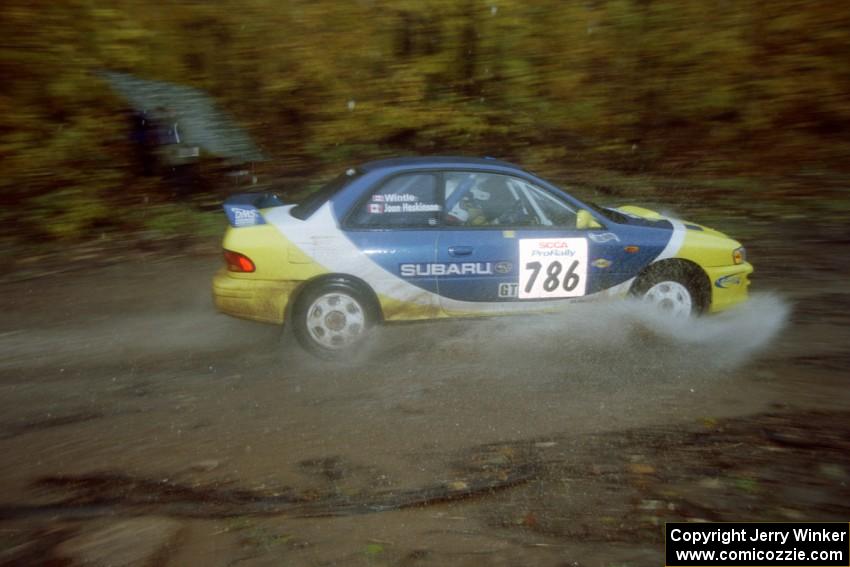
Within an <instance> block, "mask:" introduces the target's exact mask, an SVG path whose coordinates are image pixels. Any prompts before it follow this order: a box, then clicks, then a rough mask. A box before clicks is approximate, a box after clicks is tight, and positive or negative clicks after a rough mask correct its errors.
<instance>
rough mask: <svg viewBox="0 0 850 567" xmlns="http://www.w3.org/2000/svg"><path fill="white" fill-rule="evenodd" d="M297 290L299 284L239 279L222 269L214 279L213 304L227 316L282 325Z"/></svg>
mask: <svg viewBox="0 0 850 567" xmlns="http://www.w3.org/2000/svg"><path fill="white" fill-rule="evenodd" d="M297 286H298V282H291V281H270V280H257V279H249V278H244V277H237V276H234V275H233V274H232V273H231V272H229V271H228V270H227V268H222V269H220V270H219V271H218V273H216V275H215V276H214V277H213V285H212V290H213V301H214V303H215V306H216V308H217V309H218V310H219V311H221V312H222V313H226V314H227V315H233V316H234V317H241V318H243V319H251V320H253V321H261V322H263V323H276V324H282V323H283V322H284V319H285V317H286V305H287V303H288V302H289V298H290V297H291V295H292V293H293V292H294V291H295V288H296V287H297Z"/></svg>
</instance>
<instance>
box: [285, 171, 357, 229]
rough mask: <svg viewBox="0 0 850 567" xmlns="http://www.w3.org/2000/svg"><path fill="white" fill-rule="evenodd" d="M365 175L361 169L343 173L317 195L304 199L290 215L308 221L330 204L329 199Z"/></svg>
mask: <svg viewBox="0 0 850 567" xmlns="http://www.w3.org/2000/svg"><path fill="white" fill-rule="evenodd" d="M361 175H363V172H362V171H360V170H359V169H353V168H352V169H349V170H346V171H345V173H342V174H340V175H338V176H336V177H334V178H333V179H332V180H330V181H329V182H328V183H326V184H325V185H324V186H323V187H321V188H320V189H318V190H317V191H316V192H315V193H312V194H310V195H308V196H307V198H306V199H304V200H303V201H302V202H301V204H299V205H298V206H296V207H294V208H293V209H292V211H290V214H291V215H292V216H293V217H295V218H297V219H301V220H304V219H307V218H309V217H310V215H312V214H313V213H315V212H316V211H317V210H319V207H321V206H322V205H324V204H325V203H327V202H328V199H330V198H331V197H333V196H334V195H336V194H337V193H338V192H339V191H341V190H342V189H343V188H345V187H346V186H347V185H348V184H349V183H351V182H352V181H354V180H355V179H357V178H358V177H360V176H361Z"/></svg>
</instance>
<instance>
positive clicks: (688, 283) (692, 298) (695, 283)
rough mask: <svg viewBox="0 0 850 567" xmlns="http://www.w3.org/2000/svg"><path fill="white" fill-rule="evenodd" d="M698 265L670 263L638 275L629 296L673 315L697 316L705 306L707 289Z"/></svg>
mask: <svg viewBox="0 0 850 567" xmlns="http://www.w3.org/2000/svg"><path fill="white" fill-rule="evenodd" d="M706 285H707V280H705V277H704V276H702V273H701V272H700V271H699V268H697V267H696V266H690V265H688V264H683V263H670V264H668V265H666V266H664V267H661V268H657V269H651V270H650V271H648V272H647V273H645V274H644V275H642V276H640V277H639V278H638V281H637V282H636V283H635V285H634V287H633V288H632V295H634V296H636V297H639V298H641V299H642V300H643V301H644V302H646V303H648V304H650V305H654V306H656V307H657V308H658V309H659V310H660V311H662V312H664V313H667V314H669V315H670V317H672V318H684V317H690V316H698V315H701V314H702V313H704V312H705V310H706V309H707V308H708V302H709V297H710V293H711V291H710V289H706Z"/></svg>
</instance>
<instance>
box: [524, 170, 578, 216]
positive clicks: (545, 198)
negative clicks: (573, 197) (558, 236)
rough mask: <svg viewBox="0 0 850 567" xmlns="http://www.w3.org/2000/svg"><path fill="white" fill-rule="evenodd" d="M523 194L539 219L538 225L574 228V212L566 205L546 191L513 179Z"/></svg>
mask: <svg viewBox="0 0 850 567" xmlns="http://www.w3.org/2000/svg"><path fill="white" fill-rule="evenodd" d="M512 183H516V184H517V185H518V186H519V187H520V188H521V190H522V192H523V194H524V195H525V196H526V197H528V200H529V202H530V204H531V206H532V208H534V210H535V212H536V213H537V215H538V216H539V217H540V224H542V225H544V226H558V227H567V228H575V226H576V212H575V211H574V210H573V209H572V208H571V207H570V206H569V205H567V203H565V202H564V201H562V200H561V199H558V198H557V197H555V196H554V195H552V194H551V193H549V192H548V191H544V190H543V189H541V188H539V187H536V186H534V185H531V184H530V183H527V182H525V181H523V180H521V179H514V180H512Z"/></svg>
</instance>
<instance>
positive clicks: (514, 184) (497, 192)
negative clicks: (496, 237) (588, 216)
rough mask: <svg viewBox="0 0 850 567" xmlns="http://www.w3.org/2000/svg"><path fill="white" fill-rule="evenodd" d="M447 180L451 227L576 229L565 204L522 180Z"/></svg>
mask: <svg viewBox="0 0 850 567" xmlns="http://www.w3.org/2000/svg"><path fill="white" fill-rule="evenodd" d="M445 179H446V204H445V210H446V224H448V225H454V226H468V227H476V226H503V227H519V228H522V227H531V226H570V227H575V213H574V212H573V211H572V209H571V208H570V207H569V206H567V204H566V203H563V202H562V201H560V200H559V199H557V198H556V197H554V196H552V195H550V194H549V193H547V192H546V191H544V190H542V189H540V188H539V187H535V186H534V185H531V184H529V183H527V182H525V181H523V180H522V179H519V178H516V177H511V176H509V175H498V174H494V173H479V172H451V173H447V174H446V176H445Z"/></svg>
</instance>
